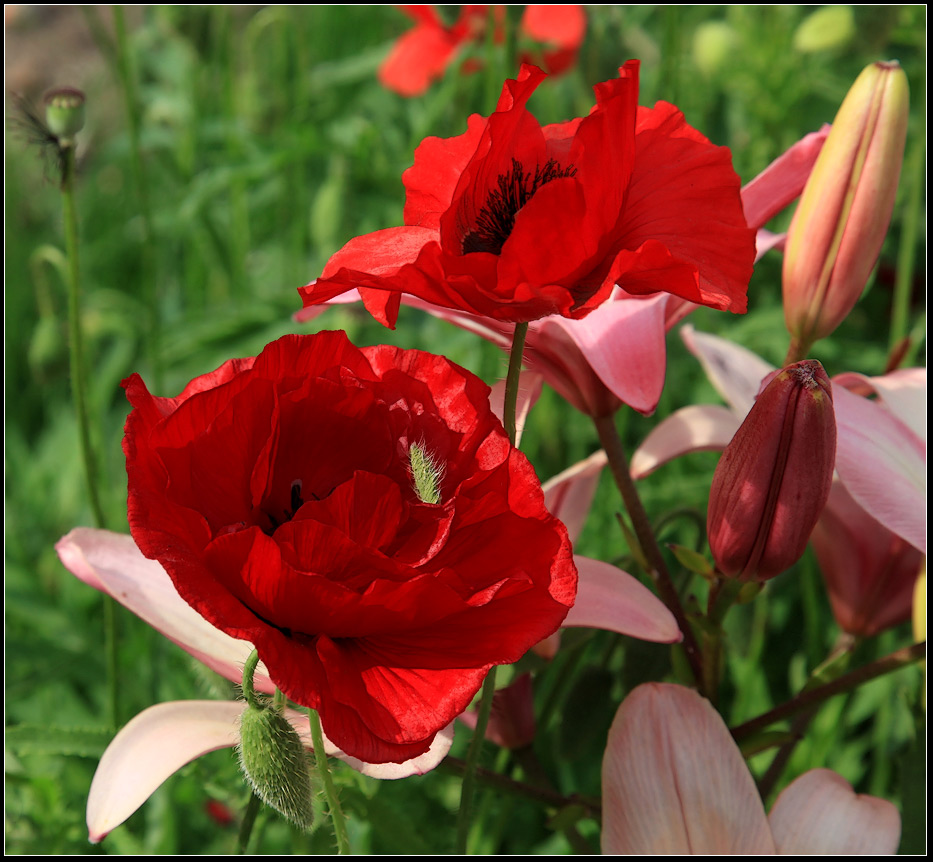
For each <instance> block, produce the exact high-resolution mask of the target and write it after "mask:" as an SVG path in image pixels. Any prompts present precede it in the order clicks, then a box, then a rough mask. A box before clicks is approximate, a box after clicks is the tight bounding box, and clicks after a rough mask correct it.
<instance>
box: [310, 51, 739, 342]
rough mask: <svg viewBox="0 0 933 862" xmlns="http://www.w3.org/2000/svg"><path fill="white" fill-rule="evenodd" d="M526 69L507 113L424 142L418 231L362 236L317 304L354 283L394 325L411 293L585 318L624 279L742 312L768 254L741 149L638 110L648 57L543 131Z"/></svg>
mask: <svg viewBox="0 0 933 862" xmlns="http://www.w3.org/2000/svg"><path fill="white" fill-rule="evenodd" d="M544 77H545V76H544V73H543V72H541V70H540V69H537V68H535V67H534V66H523V67H522V71H521V73H520V74H519V76H518V79H517V80H515V81H507V82H506V84H505V87H504V89H503V91H502V96H501V98H500V99H499V105H498V108H497V110H496V112H495V113H494V114H492V116H490V117H488V118H484V117H480V116H477V115H474V116H473V117H471V118H470V121H469V124H468V129H467V131H466V133H465V134H463V135H460V136H459V137H456V138H449V139H446V140H445V139H441V138H427V139H426V140H425V141H423V142H422V143H421V145H420V146H419V147H418V149H417V150H416V152H415V164H414V166H413V167H411V168H409V170H407V171H406V172H405V174H404V177H403V180H404V183H405V186H406V189H407V198H406V203H405V225H404V226H403V227H396V228H388V229H386V230H381V231H377V232H376V233H372V234H367V235H366V236H361V237H356V238H355V239H353V240H351V241H350V242H349V243H347V245H345V246H344V247H343V248H342V249H341V250H340V251H338V252H337V253H336V254H335V255H334V256H333V257H332V258H331V259H330V261H329V262H328V264H327V266H326V267H325V268H324V274H323V276H322V277H321V278H319V279H318V280H317V281H316V282H313V283H312V284H309V285H307V286H305V287H302V288H299V293H300V294H301V295H302V298H303V301H304V304H305V306H309V305H316V304H318V303H321V302H326V301H327V300H329V299H331V298H333V297H334V296H337V295H339V294H342V293H344V292H346V291H347V290H350V289H352V288H354V287H358V288H359V289H360V295H361V297H362V299H363V302H364V303H365V304H366V307H367V308H368V310H369V311H370V313H371V314H373V316H374V317H376V319H377V320H379V321H380V322H382V323H383V324H385V325H387V326H394V324H395V319H396V317H397V315H398V305H399V298H400V296H401V294H402V293H407V294H411V295H414V296H417V297H420V298H421V299H424V300H427V301H428V302H433V303H435V304H436V305H440V306H444V307H446V308H454V309H458V310H460V311H467V312H470V313H473V314H479V315H482V316H485V317H492V318H496V319H499V320H508V321H513V322H521V321H529V320H537V319H538V318H541V317H545V316H546V315H549V314H560V315H562V316H564V317H571V318H581V317H584V316H586V315H587V314H588V313H589V312H590V311H591V310H592V309H594V308H596V307H597V306H598V305H600V304H601V303H602V302H603V301H604V300H605V299H606V298H607V297H608V296H609V294H610V292H611V291H612V289H613V285H615V284H618V285H619V286H620V287H622V288H624V289H625V290H626V291H628V292H629V293H632V294H649V293H655V292H658V291H660V290H664V291H666V292H668V293H672V294H675V295H677V296H680V297H683V298H684V299H687V300H690V301H692V302H696V303H699V304H701V305H708V306H712V307H714V308H720V309H728V310H730V311H735V312H744V311H745V308H746V290H747V288H748V280H749V278H750V276H751V272H752V262H753V260H754V257H755V233H754V231H752V230H751V229H750V228H749V227H748V226H747V224H746V222H745V216H744V214H743V212H742V201H741V197H740V195H739V178H738V177H737V176H736V174H735V172H734V171H733V169H732V164H731V156H730V153H729V151H728V149H726V148H724V147H716V146H713V145H712V144H710V143H709V141H707V140H706V138H704V137H703V136H702V135H701V134H700V133H699V132H697V131H696V130H694V129H692V128H690V126H688V125H687V124H686V122H685V121H684V118H683V114H681V113H680V111H678V110H677V109H676V108H675V107H674V106H673V105H669V104H666V103H663V102H660V103H658V105H657V106H656V107H655V108H653V109H651V110H649V109H646V108H638V107H637V104H636V103H637V98H638V62H637V61H634V60H633V61H630V62H628V63H626V65H625V66H624V67H623V68H622V69H620V77H619V78H617V79H615V80H612V81H607V82H605V83H603V84H599V85H598V86H597V87H596V88H595V91H596V106H595V108H593V110H592V111H591V112H590V114H589V116H587V117H584V118H582V119H576V120H571V121H570V122H568V123H561V124H556V125H549V126H544V127H543V128H542V127H541V126H540V125H539V124H538V122H537V121H536V120H535V119H534V117H532V115H531V114H530V113H529V112H528V111H527V110H526V109H525V103H526V101H527V100H528V98H529V96H531V94H532V92H533V91H534V89H535V88H536V87H537V85H538V84H539V83H540V82H541V81H542V80H543V79H544Z"/></svg>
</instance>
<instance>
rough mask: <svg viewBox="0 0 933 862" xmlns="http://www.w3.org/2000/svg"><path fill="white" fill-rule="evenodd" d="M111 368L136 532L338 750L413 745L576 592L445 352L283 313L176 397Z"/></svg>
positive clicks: (501, 444)
mask: <svg viewBox="0 0 933 862" xmlns="http://www.w3.org/2000/svg"><path fill="white" fill-rule="evenodd" d="M124 386H125V388H126V393H127V397H128V398H129V400H130V402H131V403H132V405H133V407H134V410H133V411H132V412H131V414H130V416H129V418H128V420H127V423H126V436H125V438H124V451H125V453H126V462H127V473H128V476H129V521H130V528H131V531H132V533H133V538H134V539H135V540H136V543H137V544H138V546H139V548H140V550H142V552H143V553H144V554H145V555H146V556H147V557H149V558H151V559H155V560H158V561H159V562H160V563H161V564H162V565H163V567H164V568H165V569H166V570H167V571H168V573H169V575H170V576H171V578H172V580H173V582H174V584H175V587H176V588H177V590H178V592H179V594H180V595H181V596H182V598H184V599H185V600H186V601H187V602H188V603H189V604H190V605H191V606H192V607H194V608H195V610H197V611H198V612H199V613H200V614H201V615H202V616H203V617H205V618H206V619H207V620H208V621H209V622H211V623H212V624H213V625H215V626H216V627H217V628H219V629H221V630H222V631H224V632H226V633H227V634H229V635H232V636H233V637H236V638H242V639H245V640H248V641H250V642H252V643H253V644H254V645H255V646H256V648H257V649H258V651H259V655H260V658H261V659H262V661H263V662H264V663H265V665H266V667H267V669H268V671H269V675H270V676H271V678H272V680H273V681H274V682H275V683H276V685H278V687H279V688H281V689H282V691H284V692H285V693H286V694H287V695H288V696H289V697H291V698H292V699H293V700H294V701H296V702H298V703H300V704H304V705H306V706H310V707H314V708H315V709H317V710H319V712H320V715H321V720H322V723H323V726H324V730H325V732H326V733H327V735H328V736H329V737H330V739H331V740H332V741H333V742H334V743H335V744H336V745H338V746H339V747H340V748H341V749H343V751H345V752H346V753H347V754H350V755H353V756H354V757H358V758H359V759H360V760H363V761H366V762H369V763H387V762H401V761H405V760H408V759H410V758H412V757H415V756H417V755H418V754H421V753H422V752H424V751H426V750H427V749H428V747H429V746H430V744H431V741H432V740H433V738H434V736H435V734H436V733H437V732H438V731H439V730H440V729H442V728H443V727H445V726H446V725H447V724H448V723H449V722H450V721H452V720H453V718H454V717H455V716H456V715H458V714H459V713H460V712H462V711H463V710H464V709H465V708H466V707H467V705H468V704H469V702H470V700H471V698H472V697H473V695H474V694H475V693H476V692H477V690H478V689H479V687H480V685H481V683H482V680H483V677H484V676H485V675H486V672H487V671H488V670H489V668H490V667H491V666H492V665H494V664H504V663H509V662H513V661H516V660H517V659H519V658H520V657H521V656H522V654H523V653H524V652H525V651H526V650H527V649H528V648H529V647H530V646H532V645H533V644H535V643H537V642H538V641H539V640H541V639H542V638H544V637H546V636H548V635H550V634H551V633H553V632H554V631H555V630H556V629H557V628H558V627H559V626H560V624H561V622H562V621H563V619H564V617H565V616H566V614H567V610H568V608H569V606H571V605H572V604H573V600H574V595H575V591H576V582H577V575H576V569H575V567H574V564H573V561H572V556H571V548H570V542H569V540H568V538H567V531H566V529H565V528H564V526H563V525H562V524H561V523H560V522H559V521H557V520H556V519H555V518H554V517H552V516H551V515H549V514H548V512H547V511H546V509H545V507H544V502H543V495H542V493H541V488H540V485H539V483H538V480H537V478H536V476H535V474H534V471H533V469H532V467H531V465H530V464H529V463H528V461H527V460H526V459H525V457H524V456H523V455H522V454H521V453H520V452H519V451H518V450H516V449H513V448H512V447H511V446H510V445H509V441H508V438H507V437H506V434H505V432H504V431H503V429H502V426H501V424H500V423H499V421H498V419H496V418H495V416H494V415H493V414H492V412H491V411H490V408H489V400H488V398H489V389H488V387H486V385H485V384H483V383H482V381H480V380H479V379H478V378H476V377H474V376H473V375H472V374H470V373H469V372H467V371H464V370H463V369H462V368H460V367H458V366H456V365H454V364H452V363H451V362H449V361H448V360H447V359H445V358H443V357H438V356H432V355H430V354H426V353H421V352H419V351H414V350H400V349H398V348H395V347H388V346H379V347H371V348H364V349H362V350H360V349H357V348H356V347H354V346H353V345H352V344H351V343H350V342H349V341H348V340H347V338H346V336H345V335H344V333H342V332H326V333H320V334H318V335H313V336H312V335H309V336H296V335H292V336H285V337H284V338H281V339H279V340H278V341H276V342H274V343H272V344H270V345H268V346H267V347H266V348H265V349H264V350H263V351H262V353H261V354H260V355H259V356H258V357H256V358H255V359H238V360H232V361H230V362H227V363H225V364H224V365H223V366H221V367H220V368H219V369H218V370H217V371H214V372H212V373H210V374H206V375H204V376H202V377H198V378H196V379H195V380H193V381H192V382H191V383H190V384H188V386H187V387H186V388H185V390H184V391H183V392H182V393H181V395H179V396H178V397H177V398H157V397H155V396H153V395H150V394H149V392H148V390H147V389H146V386H145V384H144V383H143V381H142V379H141V378H140V377H139V376H138V375H136V374H134V375H133V376H132V377H129V378H128V379H127V380H126V381H124Z"/></svg>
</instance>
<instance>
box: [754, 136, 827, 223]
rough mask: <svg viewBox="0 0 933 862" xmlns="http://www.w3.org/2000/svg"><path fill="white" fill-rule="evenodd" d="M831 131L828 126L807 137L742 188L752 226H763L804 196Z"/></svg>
mask: <svg viewBox="0 0 933 862" xmlns="http://www.w3.org/2000/svg"><path fill="white" fill-rule="evenodd" d="M829 129H830V126H829V124H828V123H827V124H824V125H823V127H822V128H821V129H820V130H819V131H818V132H810V134H809V135H804V137H803V138H801V139H800V140H799V141H797V143H796V144H794V145H793V146H792V147H791V148H790V149H789V150H787V152H785V153H783V154H782V155H780V156H778V157H777V158H776V159H775V160H774V161H773V162H771V164H770V165H768V167H766V168H765V169H764V170H763V171H762V172H761V173H760V174H758V176H757V177H755V179H753V180H751V182H748V183H746V184H745V185H744V186H743V187H742V206H743V207H744V209H745V219H746V221H747V222H748V224H749V226H751V227H754V228H759V227H763V226H764V225H765V224H767V223H768V222H769V221H770V220H771V219H772V218H773V217H774V216H776V215H777V214H778V213H779V212H780V211H781V210H782V209H784V207H786V206H788V205H789V204H790V203H791V202H792V201H794V200H796V199H797V198H799V197H800V193H801V192H802V191H803V187H804V186H805V185H806V183H807V178H808V177H809V176H810V172H811V171H812V170H813V165H814V164H815V162H816V157H817V156H818V155H819V154H820V150H822V149H823V144H824V143H826V136H827V135H828V134H829Z"/></svg>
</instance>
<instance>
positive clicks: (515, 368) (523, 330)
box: [456, 323, 528, 855]
mask: <svg viewBox="0 0 933 862" xmlns="http://www.w3.org/2000/svg"><path fill="white" fill-rule="evenodd" d="M527 334H528V324H527V323H516V324H515V332H514V333H513V335H512V349H511V350H510V351H509V370H508V373H507V374H506V377H505V403H504V404H503V406H502V424H503V425H505V430H506V433H507V434H508V435H509V443H511V444H512V446H514V445H515V440H516V437H517V432H516V421H515V413H516V406H517V404H518V378H519V375H520V374H521V370H522V354H523V353H524V350H525V336H527ZM495 693H496V668H495V666H493V667H491V668H490V669H489V673H488V674H487V675H486V680H485V682H483V694H482V696H481V697H480V702H479V710H478V711H477V714H476V728H475V729H474V730H473V738H472V739H471V740H470V747H469V749H468V751H467V756H466V765H465V768H464V773H463V784H462V785H461V788H460V811H459V813H458V814H457V849H456V852H457V853H459V854H461V855H463V854H466V850H467V838H468V837H469V834H470V819H471V817H472V814H473V793H474V787H475V783H476V768H477V764H478V763H479V756H480V752H481V751H482V749H483V740H484V739H485V738H486V725H487V724H489V714H490V712H492V699H493V696H494V695H495Z"/></svg>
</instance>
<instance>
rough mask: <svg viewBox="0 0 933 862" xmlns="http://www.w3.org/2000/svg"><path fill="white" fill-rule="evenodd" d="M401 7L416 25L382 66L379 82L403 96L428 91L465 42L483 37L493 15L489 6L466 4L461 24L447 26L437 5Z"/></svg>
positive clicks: (393, 48)
mask: <svg viewBox="0 0 933 862" xmlns="http://www.w3.org/2000/svg"><path fill="white" fill-rule="evenodd" d="M398 8H399V9H401V10H402V11H403V12H405V13H406V14H407V15H410V16H411V17H412V18H414V19H415V26H414V27H413V28H412V29H411V30H409V31H408V32H407V33H405V34H404V35H403V36H401V37H399V40H398V41H397V42H396V43H395V45H394V46H393V47H392V50H391V51H390V52H389V56H388V57H386V58H385V60H384V61H383V63H382V65H381V66H380V67H379V82H380V83H381V84H382V86H384V87H386V88H387V89H389V90H394V91H395V92H396V93H398V94H399V95H402V96H420V95H421V94H422V93H424V92H425V91H426V90H427V89H428V87H429V86H430V85H431V82H432V81H435V80H437V79H438V78H440V77H441V76H442V75H443V74H444V71H445V70H446V69H447V67H448V66H449V65H450V64H451V63H452V62H453V61H454V58H455V57H456V56H457V51H459V50H460V48H461V47H462V46H463V45H464V44H466V43H469V42H471V41H474V40H476V41H478V40H480V39H481V38H482V35H483V31H484V30H485V29H486V21H487V19H488V17H489V7H488V6H463V7H461V9H460V17H459V18H458V19H457V23H456V24H454V25H453V27H445V26H444V22H443V21H442V20H441V17H440V15H439V14H438V12H437V8H436V7H435V6H399V7H398ZM497 9H498V10H500V11H503V12H504V11H505V9H504V7H497Z"/></svg>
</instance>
